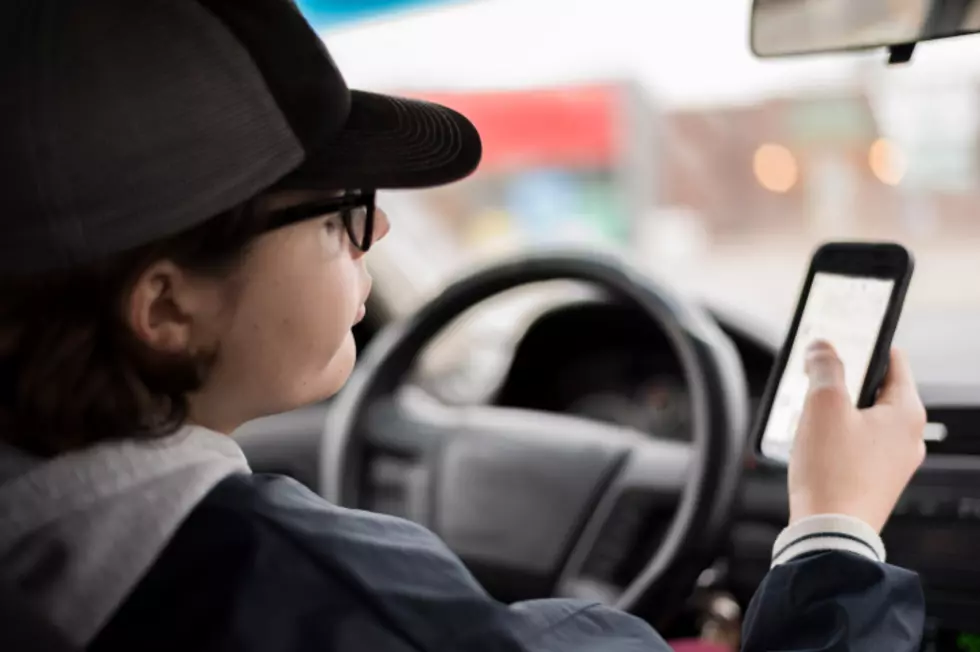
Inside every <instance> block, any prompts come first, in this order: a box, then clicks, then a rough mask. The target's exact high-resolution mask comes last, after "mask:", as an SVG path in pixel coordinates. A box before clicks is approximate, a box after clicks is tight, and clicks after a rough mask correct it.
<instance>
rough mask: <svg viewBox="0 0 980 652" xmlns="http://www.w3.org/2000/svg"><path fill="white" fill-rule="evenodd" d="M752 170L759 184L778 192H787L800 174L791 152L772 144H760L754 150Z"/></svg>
mask: <svg viewBox="0 0 980 652" xmlns="http://www.w3.org/2000/svg"><path fill="white" fill-rule="evenodd" d="M752 170H753V171H754V172H755V178H756V179H757V180H758V181H759V185H761V186H762V187H763V188H765V189H766V190H770V191H772V192H779V193H783V192H789V190H790V189H791V188H792V187H793V186H795V185H796V182H797V180H798V179H799V175H800V171H799V167H798V166H797V165H796V157H795V156H793V152H791V151H789V149H787V148H786V147H783V146H782V145H773V144H765V145H761V146H760V147H759V149H757V150H755V156H754V157H753V159H752Z"/></svg>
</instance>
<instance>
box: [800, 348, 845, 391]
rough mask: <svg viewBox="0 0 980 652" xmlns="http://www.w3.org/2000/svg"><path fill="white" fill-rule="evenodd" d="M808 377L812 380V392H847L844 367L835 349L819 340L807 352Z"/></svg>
mask: <svg viewBox="0 0 980 652" xmlns="http://www.w3.org/2000/svg"><path fill="white" fill-rule="evenodd" d="M806 375H807V377H808V378H809V380H810V392H811V393H812V392H814V391H816V390H822V389H832V388H839V389H844V390H845V391H846V386H845V383H844V365H843V363H841V361H840V358H838V357H837V352H836V351H835V350H834V347H833V346H831V345H830V344H829V343H828V342H825V341H823V340H817V341H815V342H813V343H812V344H810V346H808V347H807V350H806Z"/></svg>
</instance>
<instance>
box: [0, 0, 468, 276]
mask: <svg viewBox="0 0 980 652" xmlns="http://www.w3.org/2000/svg"><path fill="white" fill-rule="evenodd" d="M378 56H388V57H390V58H391V60H392V65H397V60H398V54H397V52H386V51H385V49H384V46H383V45H382V44H379V45H378ZM480 155H481V144H480V137H479V134H478V133H477V131H476V129H475V128H474V127H473V125H472V124H471V123H470V122H469V121H468V120H467V119H466V118H464V117H463V116H461V115H460V114H458V113H456V112H455V111H452V110H450V109H448V108H445V107H442V106H439V105H436V104H431V103H427V102H421V101H414V100H408V99H401V98H396V97H390V96H385V95H379V94H374V93H367V92H362V91H356V90H349V89H348V87H347V84H346V83H345V82H344V79H343V77H342V76H341V74H340V71H339V70H338V69H337V66H336V65H335V64H334V62H333V60H332V58H331V56H330V54H329V53H328V52H327V50H326V47H325V46H324V44H323V42H322V40H321V39H320V38H319V36H318V35H317V34H316V32H315V31H314V30H313V28H312V27H311V26H310V25H309V24H308V23H307V21H306V19H305V18H304V17H303V15H302V14H301V13H300V11H299V10H298V9H297V7H296V6H295V5H294V4H293V3H292V2H291V0H85V1H84V2H78V1H73V0H0V274H6V275H14V274H34V273H39V272H45V271H50V270H55V269H64V268H70V267H73V266H77V265H83V264H86V263H91V262H93V261H96V260H98V259H99V258H102V257H104V256H107V255H110V254H113V253H117V252H120V251H124V250H126V249H129V248H132V247H136V246H139V245H142V244H146V243H150V242H153V241H154V240H158V239H160V238H164V237H167V236H170V235H173V234H176V233H178V232H180V231H183V230H185V229H188V228H190V227H193V226H195V225H196V224H199V223H201V222H203V221H206V220H207V219H209V218H211V217H213V216H215V215H217V214H219V213H221V212H222V211H225V210H228V209H229V208H232V207H234V206H236V205H238V204H240V203H242V202H244V201H246V200H248V199H249V198H251V197H253V196H255V195H257V194H259V193H260V192H262V191H263V190H266V189H270V188H298V189H327V190H343V189H365V190H366V189H387V188H421V187H428V186H437V185H442V184H445V183H450V182H452V181H456V180H458V179H461V178H463V177H465V176H467V175H468V174H470V173H471V172H472V171H473V170H474V169H475V168H476V166H477V164H478V163H479V160H480Z"/></svg>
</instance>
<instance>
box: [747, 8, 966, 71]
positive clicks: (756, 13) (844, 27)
mask: <svg viewBox="0 0 980 652" xmlns="http://www.w3.org/2000/svg"><path fill="white" fill-rule="evenodd" d="M978 31H980V0H754V2H753V5H752V36H751V41H752V51H753V52H754V53H755V54H756V55H757V56H759V57H782V56H790V55H795V54H809V53H817V52H839V51H843V50H866V49H871V48H880V47H892V48H894V47H896V46H908V55H909V56H910V55H911V47H912V46H913V45H914V44H915V43H917V42H920V41H929V40H933V39H939V38H948V37H950V36H959V35H961V34H972V33H974V32H978ZM893 54H894V50H893Z"/></svg>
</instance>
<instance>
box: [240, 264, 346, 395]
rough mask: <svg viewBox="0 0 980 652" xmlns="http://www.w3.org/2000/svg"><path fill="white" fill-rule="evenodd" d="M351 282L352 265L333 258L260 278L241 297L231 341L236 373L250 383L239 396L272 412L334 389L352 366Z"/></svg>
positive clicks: (330, 392) (335, 389) (341, 382)
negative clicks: (251, 397)
mask: <svg viewBox="0 0 980 652" xmlns="http://www.w3.org/2000/svg"><path fill="white" fill-rule="evenodd" d="M358 281H359V271H358V269H357V267H356V265H355V263H354V262H353V261H351V260H350V259H349V258H347V259H338V260H336V261H331V262H330V263H328V264H320V265H314V266H309V267H306V269H305V271H303V270H296V273H291V274H288V275H284V278H282V280H281V281H274V280H273V279H272V278H267V279H266V280H265V281H264V282H263V283H261V285H260V286H258V287H255V288H254V290H255V291H254V292H250V293H249V294H248V296H246V297H243V301H242V303H241V305H240V308H241V309H240V311H239V313H238V315H237V317H236V320H235V325H234V330H235V335H234V337H233V338H231V339H232V340H233V343H234V344H233V346H234V349H235V350H234V356H235V357H236V358H237V359H238V360H240V361H241V364H239V365H237V366H238V367H239V369H238V370H237V373H239V374H243V375H245V377H250V378H252V379H253V381H252V383H253V385H254V386H253V387H252V388H250V389H251V390H252V391H250V392H245V393H247V394H259V395H261V396H262V400H263V402H265V401H266V400H268V401H270V402H271V403H272V405H271V406H270V409H273V410H275V411H280V410H285V409H290V408H293V407H298V406H299V405H302V404H303V403H307V402H311V401H316V400H319V399H322V398H325V397H326V396H328V395H330V394H333V393H334V392H336V391H337V390H338V389H339V388H340V387H341V386H342V385H343V383H344V381H346V379H347V376H348V375H349V374H350V371H351V369H352V368H353V365H354V358H355V347H354V340H353V337H352V335H351V324H352V323H353V320H354V317H355V314H356V310H357V305H356V304H357V294H358V292H359V289H358ZM229 353H231V351H229ZM255 398H256V399H258V397H257V396H256V397H255Z"/></svg>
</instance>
